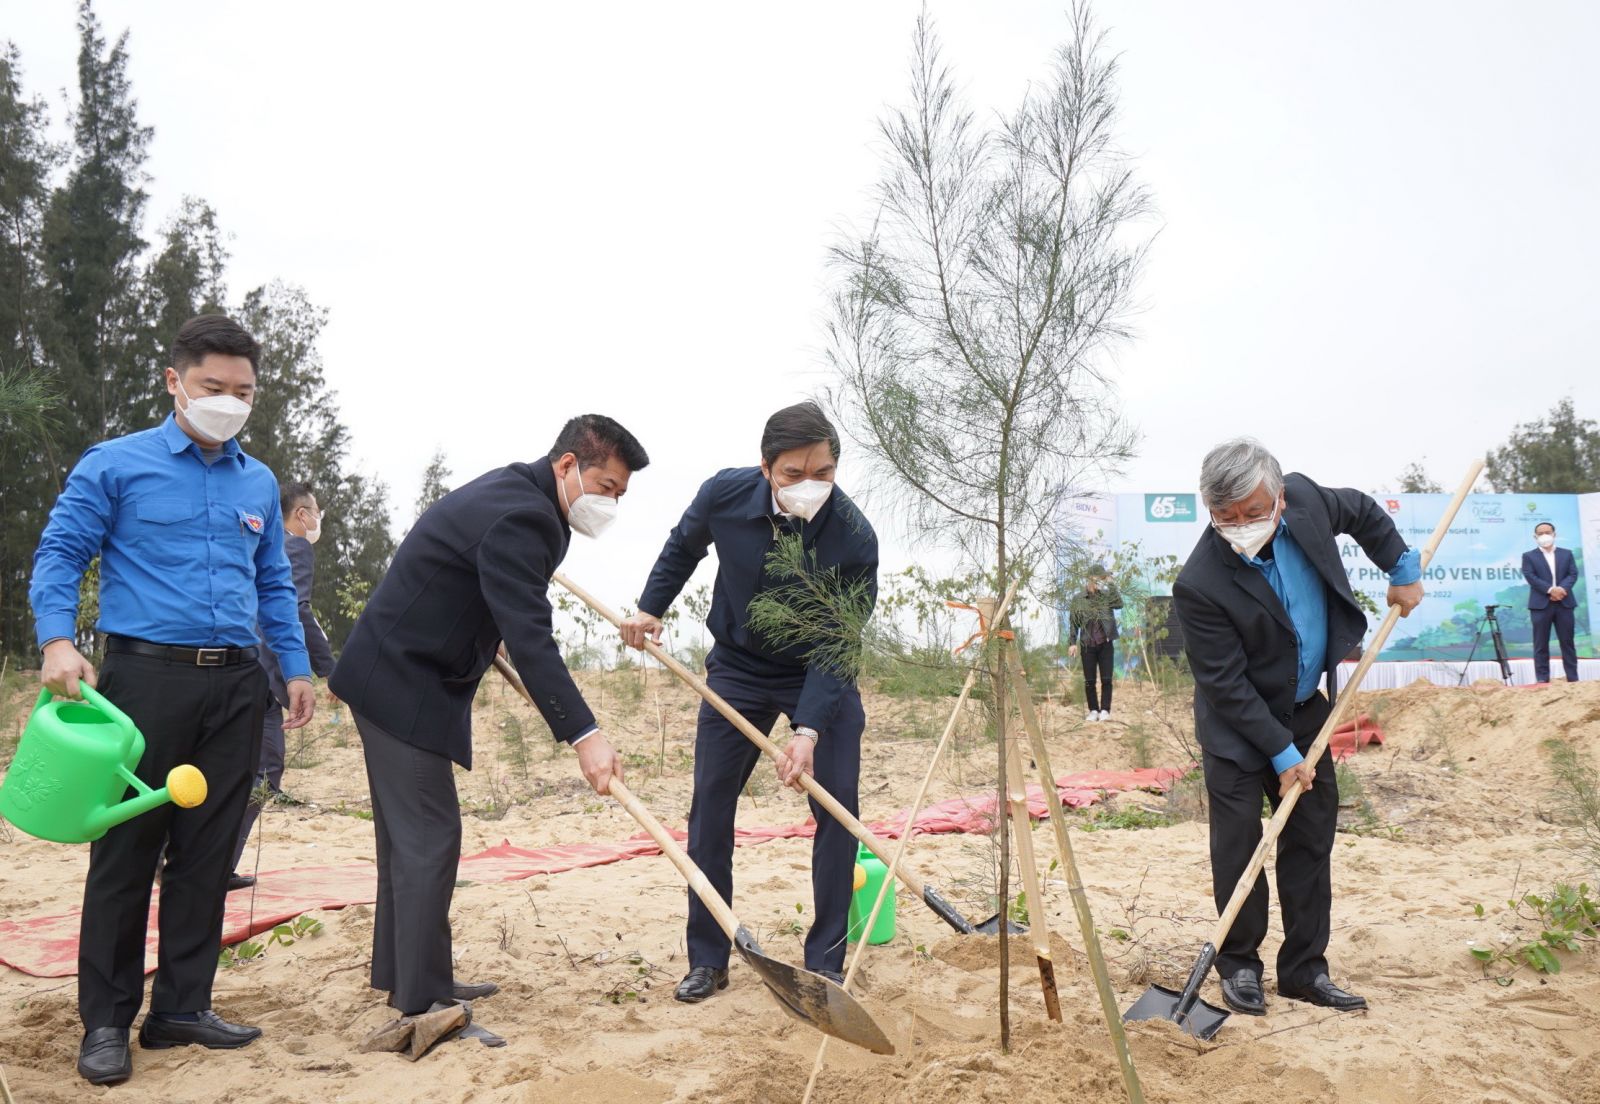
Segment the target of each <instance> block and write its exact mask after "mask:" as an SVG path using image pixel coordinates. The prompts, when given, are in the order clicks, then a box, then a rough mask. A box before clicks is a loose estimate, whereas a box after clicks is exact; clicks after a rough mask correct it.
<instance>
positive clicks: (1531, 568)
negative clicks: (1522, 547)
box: [1522, 548, 1578, 610]
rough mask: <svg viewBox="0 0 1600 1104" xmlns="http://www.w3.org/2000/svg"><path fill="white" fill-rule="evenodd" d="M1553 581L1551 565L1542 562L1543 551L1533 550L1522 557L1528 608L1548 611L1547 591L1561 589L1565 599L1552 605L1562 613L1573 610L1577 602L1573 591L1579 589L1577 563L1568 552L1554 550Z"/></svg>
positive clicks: (1548, 598) (1569, 551)
mask: <svg viewBox="0 0 1600 1104" xmlns="http://www.w3.org/2000/svg"><path fill="white" fill-rule="evenodd" d="M1555 554H1556V577H1555V578H1554V579H1552V578H1550V565H1549V564H1548V563H1546V562H1545V559H1544V549H1542V548H1535V549H1533V550H1532V551H1530V552H1524V553H1523V554H1522V577H1523V578H1524V579H1526V580H1528V608H1529V609H1531V610H1542V609H1548V608H1549V607H1550V588H1551V587H1553V586H1558V587H1564V588H1566V591H1567V596H1566V597H1565V598H1563V599H1561V601H1559V602H1557V603H1555V604H1556V605H1557V606H1559V607H1561V608H1562V609H1573V608H1574V607H1576V606H1577V604H1578V599H1577V598H1576V597H1575V596H1574V595H1573V593H1572V589H1573V587H1575V586H1577V585H1578V560H1577V557H1576V556H1574V555H1573V554H1572V550H1571V549H1568V548H1557V549H1555Z"/></svg>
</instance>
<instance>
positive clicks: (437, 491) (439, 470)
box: [416, 448, 450, 517]
mask: <svg viewBox="0 0 1600 1104" xmlns="http://www.w3.org/2000/svg"><path fill="white" fill-rule="evenodd" d="M449 478H450V468H449V465H447V464H446V463H445V462H444V449H442V448H436V449H434V450H433V456H432V457H431V458H430V459H429V460H428V466H427V467H426V468H424V469H423V472H422V490H421V491H419V492H418V494H417V513H416V516H417V517H421V516H422V514H423V512H424V511H425V510H427V508H428V507H429V506H432V505H433V504H434V503H435V502H438V501H439V500H440V499H441V498H443V497H444V496H445V495H447V494H449V493H450V484H449V483H447V482H445V481H446V480H447V479H449Z"/></svg>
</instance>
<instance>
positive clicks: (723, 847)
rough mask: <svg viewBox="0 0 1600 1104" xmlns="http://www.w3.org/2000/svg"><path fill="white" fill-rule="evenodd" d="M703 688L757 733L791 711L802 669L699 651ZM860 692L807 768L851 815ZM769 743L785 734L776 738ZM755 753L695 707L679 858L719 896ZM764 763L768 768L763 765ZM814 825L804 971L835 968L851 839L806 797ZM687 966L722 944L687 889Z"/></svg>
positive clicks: (729, 872) (711, 712) (713, 961)
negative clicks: (772, 669)
mask: <svg viewBox="0 0 1600 1104" xmlns="http://www.w3.org/2000/svg"><path fill="white" fill-rule="evenodd" d="M706 681H707V682H708V683H709V684H710V685H711V689H713V690H715V691H716V692H717V693H718V694H720V695H722V697H723V698H724V699H725V700H726V701H727V702H728V704H729V705H731V706H733V708H734V709H736V710H738V711H739V712H740V713H742V714H743V715H744V717H745V719H746V720H748V721H749V722H750V723H751V724H753V725H755V726H756V728H758V729H760V730H761V731H762V732H765V733H769V734H770V733H771V731H772V727H773V725H775V724H776V723H777V720H778V716H779V714H783V715H784V716H789V717H792V716H793V715H794V710H795V708H796V707H797V705H798V703H799V700H800V688H801V686H802V685H803V684H804V682H805V673H804V671H796V673H795V674H794V675H792V676H789V675H785V676H781V677H776V678H775V677H771V676H763V675H753V674H750V673H748V672H746V671H741V670H739V669H738V668H736V667H734V666H732V665H730V664H729V663H728V662H727V661H726V660H725V659H724V658H719V657H718V655H717V651H716V650H713V651H712V653H711V654H710V655H709V656H707V657H706ZM866 723H867V721H866V714H865V713H863V712H862V709H861V695H860V694H859V693H858V692H857V691H856V690H855V689H854V688H851V689H849V690H847V691H846V692H845V694H844V697H843V698H842V699H841V700H840V702H839V710H838V712H837V713H836V714H835V715H834V719H833V723H832V724H831V725H830V726H829V727H828V728H827V729H826V730H825V731H823V732H822V734H821V738H820V739H819V740H818V741H817V748H816V755H815V759H814V761H813V770H814V771H815V776H816V780H817V782H818V783H819V784H820V785H821V786H822V788H823V789H825V790H827V791H828V792H829V793H830V794H832V795H833V796H834V797H835V798H837V799H838V801H839V804H841V805H843V806H844V807H845V808H846V809H848V810H849V811H850V812H851V813H852V814H854V813H856V812H857V789H858V786H859V782H860V776H861V733H862V730H863V729H865V728H866ZM777 742H778V743H779V745H780V746H781V745H783V744H785V743H787V741H786V740H779V741H777ZM762 758H763V756H762V753H761V749H760V748H758V747H756V746H755V744H753V743H751V742H750V740H749V739H748V738H746V737H745V736H744V735H743V734H742V733H741V732H740V731H739V730H738V729H737V728H734V727H733V725H732V724H730V723H729V722H728V721H727V719H726V718H724V717H723V716H722V714H720V713H718V712H717V711H716V710H715V709H713V708H712V707H711V705H710V704H709V703H702V704H701V706H700V720H699V726H698V729H697V731H696V733H695V742H694V799H693V802H692V803H691V804H690V806H689V857H690V858H691V859H693V860H694V862H695V865H696V866H698V867H699V868H700V869H701V870H702V871H703V872H704V873H705V876H706V878H707V879H708V880H709V881H710V882H711V884H712V886H713V887H715V889H716V891H717V892H718V893H719V894H721V895H722V899H723V900H724V901H727V902H728V903H729V904H732V903H733V829H734V817H735V814H736V813H737V812H738V808H739V794H740V793H741V792H742V791H743V789H744V785H745V783H746V782H747V781H749V778H750V774H751V772H752V771H753V770H754V769H755V767H756V764H757V762H758V761H759V760H761V759H762ZM764 769H771V765H770V764H766V765H764ZM807 801H808V803H809V804H810V806H811V815H812V816H813V817H814V818H815V819H816V822H817V835H816V838H815V839H814V840H813V841H812V844H811V892H812V900H813V905H814V908H815V913H814V916H813V920H812V924H811V930H810V931H809V932H808V933H807V934H806V954H805V962H806V969H808V970H832V971H835V972H843V969H844V954H845V933H846V929H847V927H848V922H849V912H850V895H851V893H852V891H853V879H854V875H855V856H856V840H855V837H854V836H852V835H851V834H850V832H849V831H848V830H847V829H846V828H845V827H844V825H842V824H840V823H839V822H838V821H837V820H835V819H834V818H833V817H832V816H831V815H829V813H828V812H827V810H825V809H824V808H822V806H820V805H818V804H817V803H816V802H815V801H812V800H810V799H809V798H808V799H807ZM688 947H689V965H690V966H691V967H694V966H713V967H717V968H722V967H726V966H727V965H728V952H729V941H728V937H727V935H725V934H724V933H723V931H722V928H721V927H719V926H718V925H717V921H716V918H715V917H713V916H712V915H711V910H710V909H708V908H706V907H705V905H703V904H701V903H700V899H699V898H698V897H696V896H695V895H694V893H693V892H690V894H689V928H688Z"/></svg>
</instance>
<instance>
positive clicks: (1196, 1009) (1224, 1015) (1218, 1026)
mask: <svg viewBox="0 0 1600 1104" xmlns="http://www.w3.org/2000/svg"><path fill="white" fill-rule="evenodd" d="M1182 1003H1183V994H1182V993H1181V992H1179V991H1178V990H1176V989H1168V988H1167V987H1166V986H1165V985H1152V986H1150V988H1148V989H1146V990H1145V991H1144V996H1142V997H1140V998H1139V999H1138V1000H1136V1001H1134V1002H1133V1007H1132V1008H1130V1009H1128V1010H1127V1011H1126V1012H1124V1013H1123V1014H1122V1019H1123V1022H1125V1023H1131V1022H1133V1021H1134V1020H1171V1021H1172V1022H1173V1023H1175V1024H1177V1025H1178V1026H1179V1027H1181V1028H1183V1030H1184V1031H1186V1032H1188V1033H1189V1034H1190V1035H1193V1036H1194V1037H1195V1038H1196V1039H1206V1040H1209V1039H1211V1037H1212V1036H1214V1035H1215V1034H1216V1033H1217V1032H1218V1031H1220V1030H1222V1025H1223V1024H1224V1023H1226V1022H1227V1021H1228V1016H1229V1015H1230V1013H1229V1012H1228V1010H1227V1009H1226V1008H1218V1007H1217V1006H1216V1005H1214V1004H1212V1003H1210V1002H1209V1001H1203V1000H1196V1001H1195V1002H1194V1004H1193V1005H1192V1006H1190V1008H1189V1014H1188V1015H1186V1016H1180V1015H1179V1014H1178V1007H1179V1006H1180V1005H1181V1004H1182Z"/></svg>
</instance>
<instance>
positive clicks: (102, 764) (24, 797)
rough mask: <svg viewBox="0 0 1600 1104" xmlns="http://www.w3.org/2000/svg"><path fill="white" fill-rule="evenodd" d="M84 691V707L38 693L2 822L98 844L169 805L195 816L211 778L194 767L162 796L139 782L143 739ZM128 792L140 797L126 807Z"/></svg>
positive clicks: (177, 774) (176, 774)
mask: <svg viewBox="0 0 1600 1104" xmlns="http://www.w3.org/2000/svg"><path fill="white" fill-rule="evenodd" d="M80 685H81V686H82V687H83V697H84V700H83V701H81V702H80V701H72V700H71V699H68V698H56V697H55V695H53V694H51V693H50V691H49V689H48V688H47V689H45V690H43V691H41V692H40V694H39V701H38V703H37V704H35V705H34V707H33V716H31V717H29V718H28V727H27V728H26V729H25V730H24V731H23V733H22V742H21V743H19V744H18V745H17V754H16V758H14V759H12V761H11V769H10V770H8V771H7V772H6V776H5V781H4V782H0V816H3V817H5V818H6V819H7V820H9V821H10V822H11V823H12V824H15V825H16V826H17V827H18V828H21V829H22V830H23V831H24V832H26V833H28V834H29V835H30V836H38V837H39V838H40V839H46V840H52V841H54V842H55V843H92V842H93V841H95V840H97V839H99V838H100V837H101V836H103V835H105V834H106V832H108V831H110V830H111V829H112V828H114V827H116V826H117V825H118V824H121V823H122V822H123V821H125V820H130V819H132V818H133V817H136V816H138V815H139V814H140V813H147V812H149V811H150V810H151V809H154V808H156V807H157V806H158V805H162V804H165V803H166V802H168V801H171V802H172V803H173V804H175V805H177V806H179V807H180V808H183V809H192V808H194V807H195V806H196V805H199V804H200V803H201V802H203V801H204V800H205V799H206V779H205V775H203V774H201V773H200V771H199V770H198V769H197V768H195V767H192V766H189V765H188V764H184V765H182V766H177V767H173V768H172V770H170V771H168V772H167V784H166V785H165V786H163V787H162V788H161V789H159V790H152V789H151V788H150V787H149V786H147V785H145V784H144V783H143V782H142V781H140V780H139V779H138V778H137V777H136V776H135V775H134V773H133V771H134V768H135V767H137V766H138V765H139V760H140V758H142V757H143V756H144V736H143V735H141V734H140V732H139V729H138V727H137V726H136V725H135V724H134V723H133V721H131V720H129V719H128V715H127V714H126V713H124V712H123V711H122V710H120V709H118V708H117V707H116V706H114V705H112V704H111V703H110V702H109V701H107V700H106V699H105V698H104V697H103V696H101V695H100V694H98V693H96V692H95V690H94V689H93V688H92V687H91V686H89V684H88V683H80ZM130 786H132V787H133V788H134V789H135V790H136V791H138V792H137V794H136V795H135V796H134V797H130V798H129V799H128V800H126V801H124V800H122V795H123V794H124V793H126V792H127V790H128V787H130Z"/></svg>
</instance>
